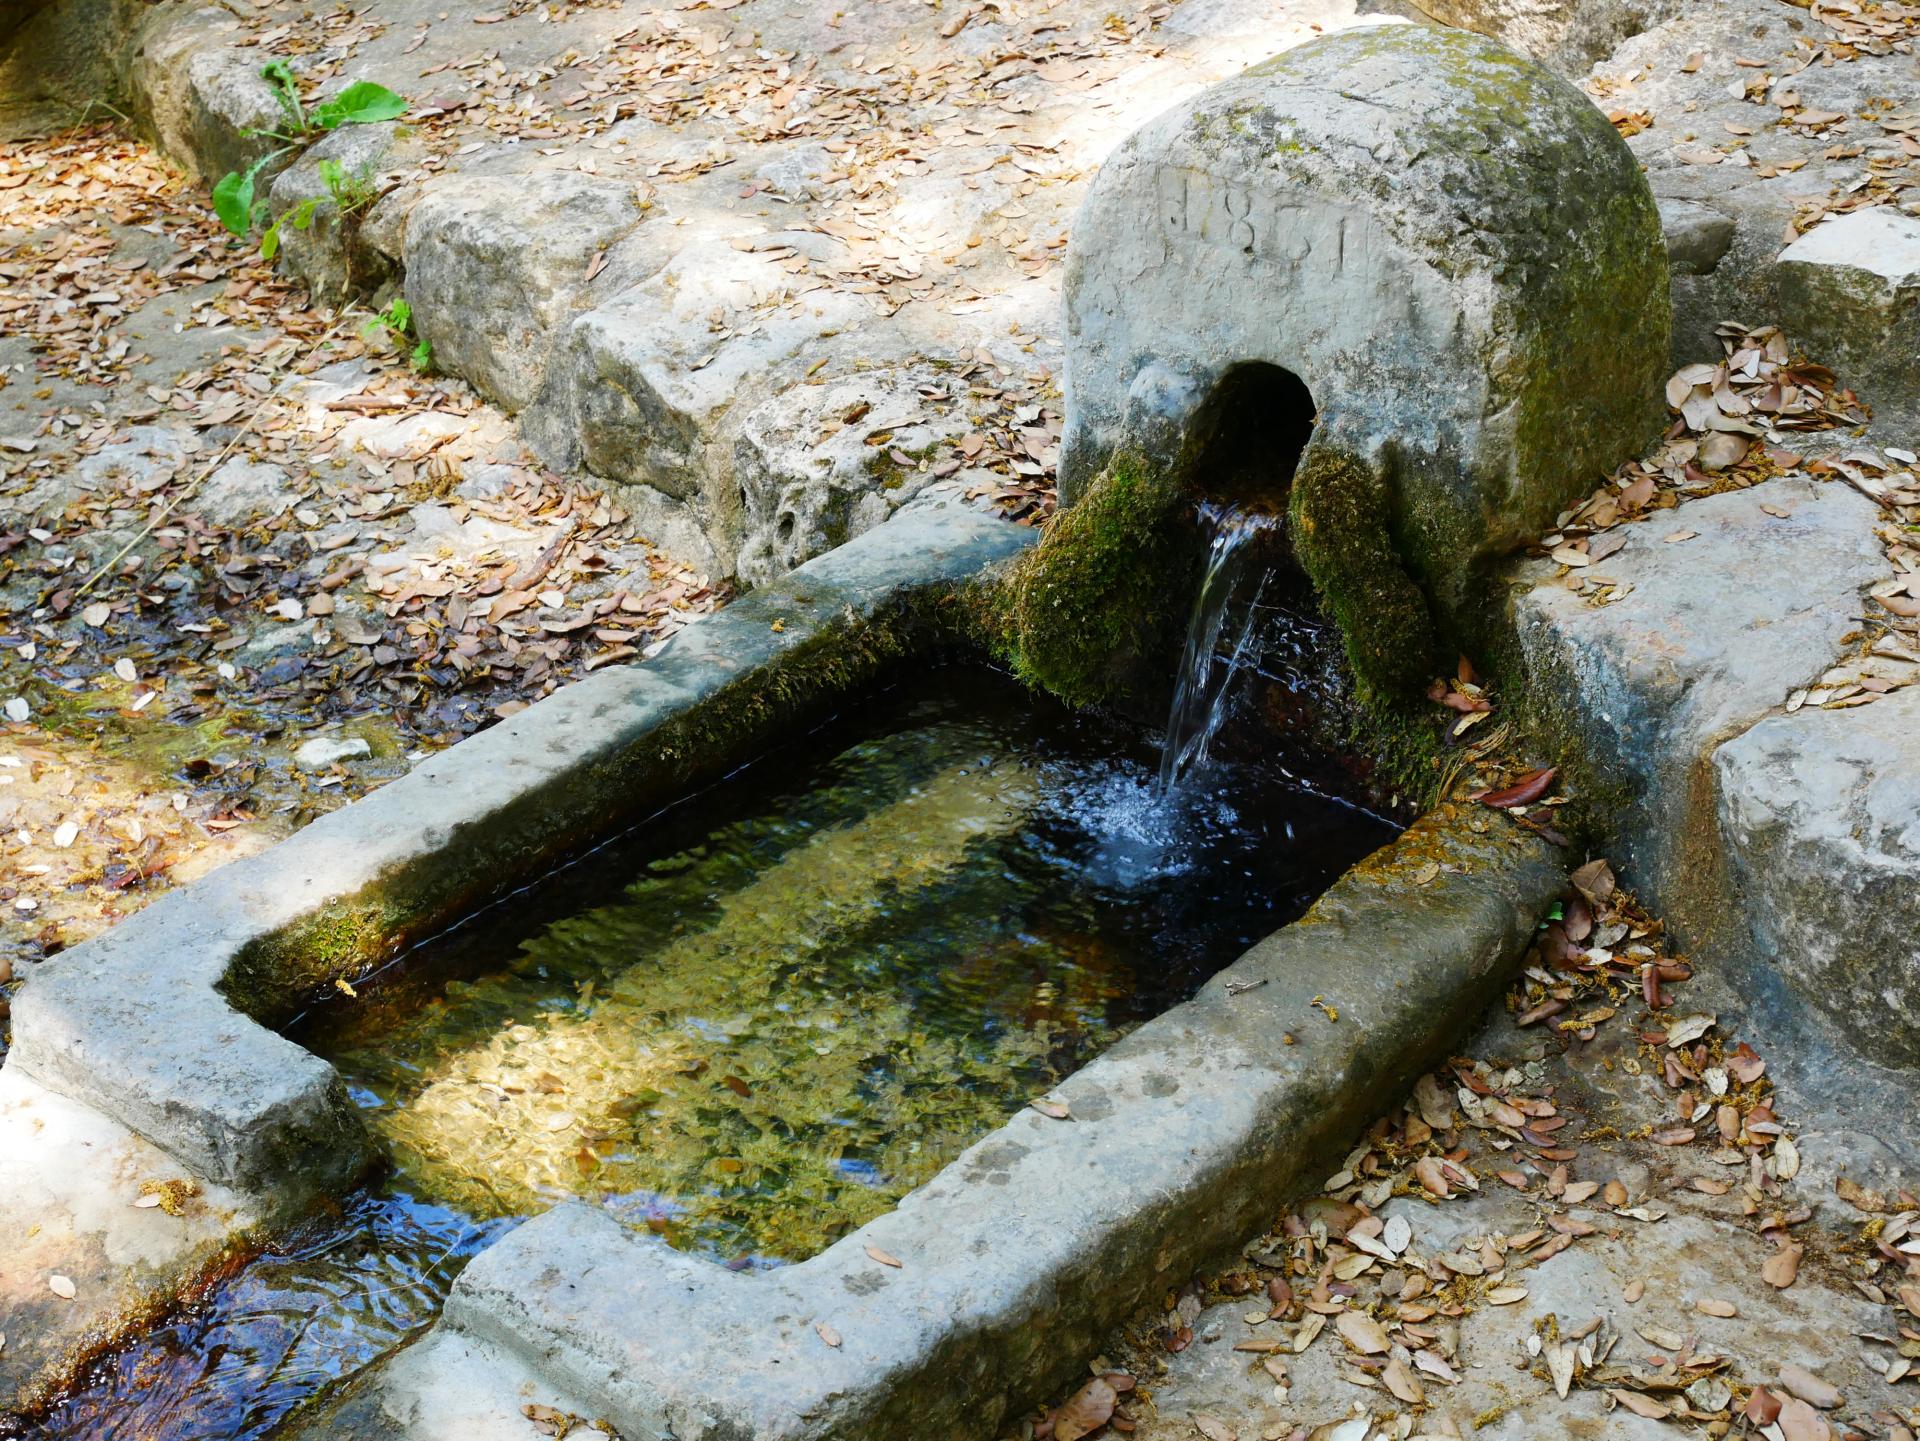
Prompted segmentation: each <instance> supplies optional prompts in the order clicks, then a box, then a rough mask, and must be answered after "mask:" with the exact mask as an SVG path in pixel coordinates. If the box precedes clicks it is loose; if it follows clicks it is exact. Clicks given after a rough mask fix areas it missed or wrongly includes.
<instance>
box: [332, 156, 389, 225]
mask: <svg viewBox="0 0 1920 1441" xmlns="http://www.w3.org/2000/svg"><path fill="white" fill-rule="evenodd" d="M320 183H321V184H322V185H324V186H326V187H327V198H328V199H330V200H331V201H333V203H334V205H335V206H336V207H338V209H339V211H340V213H341V214H342V215H351V214H353V213H354V212H355V211H356V210H365V209H366V208H367V207H368V206H369V205H371V204H373V202H374V201H375V200H376V199H377V198H378V197H379V194H380V189H379V187H378V186H377V185H375V184H374V181H373V167H372V166H371V165H362V166H361V167H360V168H359V169H358V170H355V171H354V172H353V173H352V174H348V173H347V168H346V167H345V166H344V165H342V164H341V163H340V162H339V161H338V160H322V161H321V162H320Z"/></svg>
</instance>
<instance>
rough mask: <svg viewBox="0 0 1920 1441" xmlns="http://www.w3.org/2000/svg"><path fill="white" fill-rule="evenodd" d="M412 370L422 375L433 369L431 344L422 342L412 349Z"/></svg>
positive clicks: (427, 341) (428, 341) (430, 342)
mask: <svg viewBox="0 0 1920 1441" xmlns="http://www.w3.org/2000/svg"><path fill="white" fill-rule="evenodd" d="M413 368H414V369H415V370H418V371H420V372H422V373H425V372H426V371H429V370H431V369H433V342H432V341H430V340H423V341H421V342H420V343H419V344H418V345H416V346H414V348H413Z"/></svg>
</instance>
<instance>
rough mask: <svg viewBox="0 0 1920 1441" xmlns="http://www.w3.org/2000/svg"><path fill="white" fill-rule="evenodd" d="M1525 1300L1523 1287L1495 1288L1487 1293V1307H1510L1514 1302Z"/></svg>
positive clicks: (1525, 1289)
mask: <svg viewBox="0 0 1920 1441" xmlns="http://www.w3.org/2000/svg"><path fill="white" fill-rule="evenodd" d="M1526 1299H1527V1288H1526V1287H1525V1286H1495V1287H1494V1288H1493V1289H1492V1290H1490V1291H1488V1292H1487V1304H1488V1305H1489V1306H1511V1305H1512V1304H1513V1303H1514V1302H1515V1301H1524V1300H1526Z"/></svg>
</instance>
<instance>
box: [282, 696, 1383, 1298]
mask: <svg viewBox="0 0 1920 1441" xmlns="http://www.w3.org/2000/svg"><path fill="white" fill-rule="evenodd" d="M851 712H852V713H850V714H848V715H846V716H844V717H843V718H842V719H840V720H838V721H836V722H835V723H833V724H831V725H829V726H828V727H826V728H825V729H824V730H823V731H821V732H819V733H817V734H815V735H813V736H810V737H808V738H807V739H805V740H804V741H801V742H798V743H795V744H792V745H789V746H785V747H782V748H780V749H779V750H777V751H776V752H775V753H774V754H773V755H771V756H769V757H766V758H764V759H762V760H760V761H759V762H757V763H755V764H753V765H751V766H749V767H748V768H747V769H746V771H745V772H744V773H742V774H741V775H738V776H736V777H734V778H733V779H731V780H729V781H728V782H727V783H725V784H724V785H722V786H721V787H718V788H716V789H714V790H712V791H709V792H707V793H705V794H703V795H701V796H698V797H695V798H693V799H691V800H688V801H686V802H684V803H682V804H680V805H679V806H676V807H674V808H672V809H671V810H669V811H667V812H665V813H663V814H661V815H659V816H656V817H654V818H651V819H649V820H648V821H646V822H644V823H643V824H641V825H640V826H639V827H638V828H637V829H636V830H635V831H634V832H632V833H631V834H630V835H629V836H627V837H626V838H624V839H622V840H620V841H618V842H616V843H614V844H612V845H610V846H608V847H605V848H603V849H601V850H599V851H597V852H595V853H594V854H592V855H590V856H589V857H587V858H586V859H584V860H582V861H581V862H579V863H578V864H575V865H573V866H571V867H569V868H567V869H566V870H564V871H562V872H561V873H560V874H558V875H555V876H553V877H550V878H549V879H548V880H546V881H545V882H542V883H541V884H539V885H538V886H536V887H534V888H532V889H530V890H528V891H526V892H522V893H519V894H516V895H514V896H513V897H511V898H510V899H508V900H506V901H504V902H502V903H499V904H497V905H495V906H494V907H492V908H490V909H489V910H487V911H485V912H483V913H482V914H480V915H478V916H476V917H474V918H472V919H471V920H469V921H468V922H466V923H465V924H463V925H461V926H459V927H458V928H456V929H455V930H454V931H453V932H451V933H450V934H449V935H447V936H445V937H444V938H441V939H439V940H437V941H435V942H433V943H431V944H429V945H426V946H424V947H421V948H420V949H418V950H415V951H413V952H411V953H410V954H408V955H406V956H404V957H402V958H401V959H399V960H398V961H396V962H395V963H394V964H393V965H391V966H389V967H387V968H386V969H384V970H383V971H381V972H380V973H379V974H378V975H376V976H374V977H372V978H370V979H365V980H362V981H360V982H359V983H357V984H356V985H355V987H354V991H355V994H354V995H353V996H352V997H349V996H347V995H346V994H345V993H344V992H342V991H339V990H335V991H334V992H333V993H332V994H331V995H329V996H326V997H323V998H322V1000H321V1001H320V1002H319V1003H318V1004H316V1006H315V1007H314V1008H313V1010H312V1011H310V1012H309V1013H308V1015H306V1016H305V1017H303V1018H302V1020H301V1021H300V1023H299V1024H297V1025H296V1026H295V1027H294V1028H293V1030H292V1031H291V1034H292V1035H293V1037H294V1039H296V1040H298V1041H300V1042H301V1043H302V1044H303V1045H305V1046H307V1047H308V1048H309V1049H311V1050H313V1051H315V1052H316V1053H317V1054H319V1055H321V1056H323V1057H325V1058H326V1059H327V1060H329V1061H330V1062H332V1064H333V1065H334V1067H335V1069H337V1070H338V1071H339V1072H340V1073H341V1074H342V1075H343V1076H344V1077H345V1078H346V1080H347V1082H348V1084H349V1085H350V1086H351V1087H352V1090H353V1093H354V1096H355V1099H356V1100H357V1101H358V1102H359V1104H360V1105H361V1107H362V1114H363V1115H364V1116H365V1117H366V1119H367V1121H368V1123H369V1126H370V1128H371V1129H372V1130H373V1132H374V1133H375V1135H376V1136H377V1137H378V1138H379V1139H380V1141H381V1142H382V1143H383V1145H384V1147H385V1149H386V1150H387V1152H388V1154H389V1155H390V1156H391V1157H392V1158H393V1161H394V1164H395V1172H394V1175H393V1176H392V1178H391V1179H390V1181H389V1182H388V1184H389V1185H391V1186H393V1187H395V1188H397V1189H400V1190H404V1191H406V1192H408V1193H410V1194H412V1195H413V1196H414V1197H415V1199H418V1200H425V1201H431V1202H433V1203H436V1204H440V1205H445V1206H448V1207H450V1208H452V1209H454V1210H457V1211H460V1212H463V1213H466V1214H468V1215H470V1216H472V1217H474V1218H475V1219H476V1220H485V1219H492V1218H494V1217H500V1216H525V1215H529V1214H533V1213H535V1212H538V1211H542V1210H545V1209H546V1208H547V1207H548V1206H550V1205H552V1204H553V1203H554V1202H555V1201H557V1200H561V1199H565V1198H567V1197H570V1196H578V1197H581V1198H583V1199H586V1200H590V1201H592V1202H594V1203H596V1204H598V1205H601V1206H603V1207H605V1208H607V1209H608V1210H609V1211H610V1212H611V1213H613V1214H614V1215H616V1216H617V1217H619V1218H620V1219H622V1220H623V1221H625V1222H626V1223H627V1224H629V1225H631V1226H634V1227H637V1228H640V1229H642V1230H651V1231H653V1232H655V1233H657V1234H660V1235H663V1236H665V1237H667V1238H668V1239H669V1240H670V1241H672V1242H673V1243H674V1244H676V1245H680V1246H683V1247H689V1248H694V1249H699V1250H702V1251H706V1252H709V1253H711V1254H714V1255H715V1256H716V1257H718V1258H720V1259H723V1260H726V1261H728V1262H730V1263H731V1264H734V1265H736V1266H741V1265H749V1264H756V1263H760V1262H764V1261H768V1260H772V1259H781V1260H798V1259H803V1258H804V1257H806V1256H809V1255H812V1254H814V1253H816V1252H818V1251H821V1250H824V1249H825V1248H826V1247H827V1246H828V1245H829V1244H831V1243H832V1242H833V1241H834V1240H835V1239H837V1238H838V1237H839V1236H840V1235H842V1234H844V1233H845V1232H847V1231H850V1230H852V1229H853V1228H854V1227H856V1226H858V1225H860V1224H862V1223H864V1222H866V1221H868V1220H870V1219H872V1218H873V1217H874V1216H876V1215H878V1214H880V1213H881V1212H882V1211H884V1210H886V1209H888V1208H889V1207H890V1206H891V1205H892V1204H893V1203H894V1202H895V1201H896V1200H897V1199H898V1198H899V1197H900V1196H901V1195H903V1194H904V1193H905V1192H906V1191H908V1190H910V1189H911V1188H912V1187H913V1186H915V1185H917V1184H919V1183H920V1182H922V1181H924V1180H926V1179H928V1178H929V1177H931V1176H932V1175H933V1174H934V1173H935V1172H937V1171H938V1170H939V1169H940V1168H941V1167H942V1166H943V1165H945V1164H946V1163H947V1162H948V1161H950V1160H952V1159H953V1157H954V1156H956V1155H958V1154H959V1152H960V1151H961V1150H962V1149H964V1148H965V1147H966V1146H967V1145H968V1144H970V1143H971V1142H972V1141H974V1140H976V1139H977V1138H978V1137H980V1136H981V1135H984V1134H985V1133H986V1132H988V1131H990V1130H992V1129H993V1128H994V1127H996V1126H998V1125H999V1124H1001V1122H1002V1121H1004V1120H1005V1119H1006V1117H1007V1116H1008V1115H1009V1114H1011V1113H1012V1112H1013V1111H1015V1110H1018V1109H1019V1108H1020V1107H1021V1106H1023V1105H1025V1104H1026V1103H1027V1101H1028V1100H1029V1099H1030V1098H1033V1097H1036V1096H1039V1095H1042V1094H1044V1093H1045V1092H1046V1091H1047V1090H1048V1089H1049V1088H1050V1087H1052V1086H1053V1085H1054V1084H1055V1083H1056V1082H1057V1081H1059V1080H1060V1079H1062V1078H1063V1077H1064V1076H1065V1075H1067V1074H1070V1073H1071V1072H1072V1071H1073V1070H1075V1069H1077V1068H1078V1067H1079V1066H1080V1065H1081V1064H1083V1063H1084V1062H1085V1061H1087V1060H1089V1059H1091V1057H1092V1056H1093V1055H1094V1054H1096V1053H1097V1052H1098V1051H1100V1050H1101V1049H1103V1048H1104V1047H1105V1046H1106V1045H1107V1044H1109V1043H1110V1042H1111V1041H1112V1040H1114V1039H1116V1038H1117V1037H1118V1036H1120V1035H1122V1034H1124V1033H1125V1032H1126V1031H1128V1030H1131V1029H1132V1028H1133V1027H1134V1026H1135V1025H1137V1024H1138V1023H1139V1022H1140V1021H1142V1020H1145V1019H1147V1018H1148V1017H1150V1016H1152V1015H1154V1014H1156V1013H1157V1012H1159V1011H1160V1010H1162V1009H1164V1008H1165V1007H1166V1006H1167V1005H1169V1004H1172V1003H1175V1002H1178V1001H1180V1000H1184V999H1185V998H1186V996H1187V995H1189V994H1191V992H1192V990H1193V989H1194V987H1195V986H1197V985H1198V984H1199V983H1200V982H1201V981H1203V980H1205V979H1206V977H1207V976H1208V975H1210V974H1211V973H1212V972H1213V971H1214V970H1216V969H1218V968H1219V967H1220V966H1222V965H1224V964H1226V963H1227V962H1229V961H1231V960H1233V959H1234V958H1235V957H1237V956H1238V955H1239V954H1240V953H1241V952H1242V951H1244V950H1245V949H1246V948H1247V946H1249V945H1250V944H1252V943H1253V942H1254V941H1255V940H1257V939H1259V938H1260V937H1261V936H1264V935H1266V934H1268V933H1269V932H1271V931H1273V930H1275V929H1277V928H1278V927H1279V926H1281V925H1284V924H1286V923H1287V922H1289V921H1291V920H1293V919H1294V918H1295V917H1296V916H1298V915H1299V914H1300V913H1301V912H1302V911H1304V910H1305V909H1306V907H1307V905H1308V904H1310V903H1311V901H1312V900H1313V898H1314V897H1315V896H1316V895H1317V894H1318V893H1319V892H1320V891H1321V890H1322V889H1324V888H1325V887H1326V886H1327V885H1328V884H1330V883H1331V882H1332V881H1333V879H1334V878H1335V877H1337V876H1338V875H1339V874H1340V872H1342V871H1343V870H1345V869H1346V867H1347V866H1348V865H1350V864H1351V863H1352V862H1354V861H1356V860H1358V859H1360V857H1361V856H1363V855H1365V854H1367V853H1368V852H1370V851H1372V850H1373V849H1375V848H1376V847H1378V846H1379V845H1382V844H1384V843H1385V842H1386V841H1387V840H1389V839H1390V838H1391V837H1392V835H1393V834H1394V831H1395V829H1396V828H1395V827H1393V826H1391V825H1389V824H1388V823H1387V822H1385V821H1382V820H1380V819H1378V818H1376V817H1374V816H1372V815H1370V814H1368V813H1367V812H1366V811H1364V810H1362V809H1359V808H1358V807H1356V806H1353V805H1351V804H1348V803H1345V802H1343V801H1340V800H1337V799H1334V798H1330V797H1328V796H1325V795H1321V794H1318V793H1316V792H1314V791H1311V790H1308V789H1306V788H1304V787H1303V786H1301V785H1299V784H1298V783H1296V782H1294V781H1293V780H1292V779H1291V777H1290V776H1289V775H1288V774H1287V773H1286V772H1285V771H1283V770H1281V769H1280V768H1279V767H1278V766H1277V765H1261V764H1257V763H1253V762H1242V763H1232V762H1226V763H1221V764H1219V765H1217V766H1216V767H1215V768H1213V769H1212V770H1210V771H1209V772H1207V773H1205V774H1203V775H1202V776H1199V777H1195V778H1193V779H1192V780H1190V781H1189V782H1188V783H1187V784H1185V785H1184V786H1183V787H1181V788H1180V789H1178V790H1177V791H1175V792H1174V793H1173V794H1172V795H1170V796H1167V797H1160V796H1158V795H1157V794H1156V792H1155V780H1154V764H1155V760H1156V754H1157V753H1156V750H1155V748H1154V745H1153V744H1152V740H1151V738H1150V737H1147V736H1144V735H1142V734H1140V733H1138V732H1136V731H1134V730H1132V729H1131V728H1125V727H1119V726H1113V725H1102V724H1098V723H1096V722H1094V721H1092V720H1089V719H1086V718H1081V717H1075V716H1073V715H1071V714H1070V713H1068V712H1066V711H1064V710H1062V709H1060V708H1059V707H1056V706H1054V705H1051V704H1049V703H1046V702H1045V701H1043V700H1040V699H1037V698H1034V697H1031V696H1029V695H1028V694H1027V693H1026V692H1024V691H1023V690H1022V689H1021V688H1020V687H1019V686H1017V685H1016V684H1015V683H1013V682H1012V681H1009V680H1006V679H1004V678H1002V677H1000V676H998V675H996V674H995V673H993V672H991V671H988V670H985V669H982V668H979V667H976V666H971V665H955V666H948V667H940V668H934V669H930V670H929V671H927V672H925V673H923V674H921V675H919V676H916V677H914V678H912V679H910V680H908V681H906V682H904V683H902V684H900V685H897V686H894V687H892V688H890V689H887V690H884V691H882V692H880V693H878V694H876V695H873V696H870V697H862V698H861V699H860V700H859V701H858V703H857V704H856V705H854V706H853V707H852V708H851Z"/></svg>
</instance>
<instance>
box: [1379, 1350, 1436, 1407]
mask: <svg viewBox="0 0 1920 1441" xmlns="http://www.w3.org/2000/svg"><path fill="white" fill-rule="evenodd" d="M1380 1379H1381V1380H1382V1381H1384V1382H1386V1385H1387V1389H1388V1390H1389V1391H1391V1392H1393V1394H1394V1395H1395V1396H1397V1397H1399V1398H1400V1399H1401V1400H1402V1401H1404V1402H1406V1403H1407V1405H1409V1406H1424V1405H1425V1404H1426V1401H1427V1389H1426V1387H1424V1386H1422V1385H1421V1384H1420V1380H1419V1378H1418V1377H1417V1376H1415V1375H1414V1374H1413V1372H1411V1371H1409V1370H1408V1369H1407V1368H1406V1366H1405V1365H1404V1364H1402V1362H1401V1360H1400V1358H1399V1357H1398V1356H1395V1357H1394V1358H1393V1359H1392V1360H1390V1361H1388V1362H1387V1368H1386V1370H1384V1371H1382V1372H1381V1373H1380Z"/></svg>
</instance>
